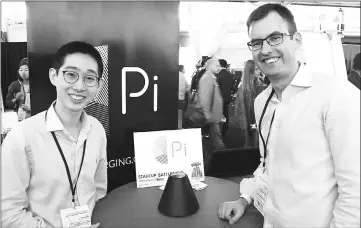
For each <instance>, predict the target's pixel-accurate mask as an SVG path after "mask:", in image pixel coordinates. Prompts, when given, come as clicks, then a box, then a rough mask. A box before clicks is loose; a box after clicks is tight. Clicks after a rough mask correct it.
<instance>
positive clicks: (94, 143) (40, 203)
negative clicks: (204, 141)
mask: <svg viewBox="0 0 361 228" xmlns="http://www.w3.org/2000/svg"><path fill="white" fill-rule="evenodd" d="M81 119H82V129H81V131H80V134H79V137H78V140H75V139H74V138H73V137H72V136H71V135H70V134H69V132H68V131H67V130H66V129H65V128H64V126H63V124H62V123H61V121H60V119H59V117H58V116H57V114H56V112H55V110H54V107H53V105H51V106H50V108H49V109H48V112H47V117H46V120H45V111H44V112H41V113H39V114H37V115H35V116H33V117H31V118H28V119H26V120H24V121H22V122H20V123H19V124H17V125H16V126H15V127H14V128H13V129H12V130H11V131H10V132H9V134H8V135H7V137H6V138H5V141H4V143H3V147H2V160H1V162H2V168H1V171H2V185H1V187H2V192H1V203H2V205H1V206H2V208H1V209H2V216H1V219H2V227H3V228H7V227H14V228H15V227H16V228H20V227H24V228H35V227H62V222H61V217H60V210H62V209H65V208H69V207H71V206H72V204H71V199H72V194H71V190H70V186H69V181H68V177H67V172H66V169H65V165H64V162H63V160H62V158H61V155H60V152H59V150H58V148H57V146H56V144H55V141H54V139H53V137H52V135H51V133H50V132H51V131H55V135H56V137H57V139H58V141H59V144H60V146H61V149H62V151H63V153H64V156H65V158H66V161H67V163H68V166H69V170H70V174H71V177H72V181H73V184H74V183H75V180H76V177H77V174H78V172H79V167H80V162H81V158H82V154H83V145H84V141H85V140H87V143H86V151H85V156H84V163H83V166H82V169H81V172H80V176H79V180H78V183H77V189H76V196H75V198H76V204H77V205H85V204H87V205H88V206H89V210H90V215H91V214H92V211H93V208H94V205H95V202H96V201H98V200H99V199H101V198H103V197H104V196H105V194H106V191H107V170H106V161H107V154H106V144H107V140H106V135H105V131H104V128H103V126H102V125H101V124H100V122H99V121H98V120H96V119H95V118H94V117H92V116H88V115H87V114H86V113H85V112H83V113H82V116H81Z"/></svg>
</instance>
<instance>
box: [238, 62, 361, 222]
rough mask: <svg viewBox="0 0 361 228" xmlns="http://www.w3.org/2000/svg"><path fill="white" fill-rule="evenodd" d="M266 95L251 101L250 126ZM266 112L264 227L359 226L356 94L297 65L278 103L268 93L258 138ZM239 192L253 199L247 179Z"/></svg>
mask: <svg viewBox="0 0 361 228" xmlns="http://www.w3.org/2000/svg"><path fill="white" fill-rule="evenodd" d="M271 90H272V87H271V85H270V86H269V87H268V88H267V89H266V90H265V91H263V92H262V93H261V94H260V95H259V96H258V97H257V98H256V100H255V105H254V106H255V115H256V120H257V123H258V126H259V120H260V116H261V113H262V110H263V108H264V105H265V103H266V100H267V98H268V97H269V95H270V93H271ZM274 110H276V112H275V118H274V122H273V125H272V129H271V133H270V137H269V142H268V146H267V156H266V167H267V171H266V172H267V174H268V176H269V181H268V197H267V199H266V203H265V206H264V214H265V223H264V227H292V228H295V227H297V228H298V227H299V228H301V227H302V228H304V227H312V228H316V227H317V228H319V227H331V228H346V227H347V228H354V227H360V91H359V90H358V89H357V88H356V87H354V86H353V85H352V84H351V83H349V82H348V81H346V80H344V81H342V80H340V79H337V78H335V77H333V76H329V75H320V74H319V73H311V72H309V71H308V70H307V68H306V67H304V66H301V67H300V69H299V71H298V73H297V74H296V76H295V77H294V79H293V81H292V82H291V84H290V85H289V86H288V87H287V88H286V89H285V90H284V91H283V93H282V101H279V100H278V99H277V96H276V95H275V94H274V95H273V97H272V99H271V101H270V103H269V105H268V108H267V111H266V113H265V115H264V118H263V121H262V126H261V128H262V129H261V130H262V135H263V137H264V138H265V140H266V137H267V134H268V131H269V126H270V122H271V118H272V114H273V111H274ZM259 142H260V144H259V147H260V153H261V156H262V157H261V163H262V160H263V154H264V150H263V143H262V140H261V139H260V140H259ZM259 169H260V168H258V169H257V170H256V172H255V175H256V174H257V172H258V171H259ZM240 192H242V193H246V194H248V195H250V196H251V197H252V198H253V196H254V193H255V183H254V179H252V180H245V183H241V185H240Z"/></svg>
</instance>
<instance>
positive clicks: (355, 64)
mask: <svg viewBox="0 0 361 228" xmlns="http://www.w3.org/2000/svg"><path fill="white" fill-rule="evenodd" d="M360 61H361V59H360V53H358V54H357V55H355V58H354V59H353V61H352V68H353V69H355V70H361V66H360V65H361V63H360Z"/></svg>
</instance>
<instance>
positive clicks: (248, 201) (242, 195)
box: [239, 193, 252, 205]
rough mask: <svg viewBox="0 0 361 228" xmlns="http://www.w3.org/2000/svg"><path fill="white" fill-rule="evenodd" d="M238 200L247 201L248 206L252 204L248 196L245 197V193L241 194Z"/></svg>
mask: <svg viewBox="0 0 361 228" xmlns="http://www.w3.org/2000/svg"><path fill="white" fill-rule="evenodd" d="M239 198H243V199H245V200H246V201H247V203H248V205H250V204H251V203H252V198H251V197H250V196H249V195H247V194H246V193H242V194H241V196H240V197H239Z"/></svg>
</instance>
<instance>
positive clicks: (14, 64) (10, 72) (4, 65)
mask: <svg viewBox="0 0 361 228" xmlns="http://www.w3.org/2000/svg"><path fill="white" fill-rule="evenodd" d="M26 57H27V46H26V42H14V43H12V42H3V43H1V93H2V97H3V100H5V97H6V93H7V92H8V87H9V85H10V84H11V83H12V82H13V81H15V80H17V72H18V67H19V63H20V60H21V59H22V58H26Z"/></svg>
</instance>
